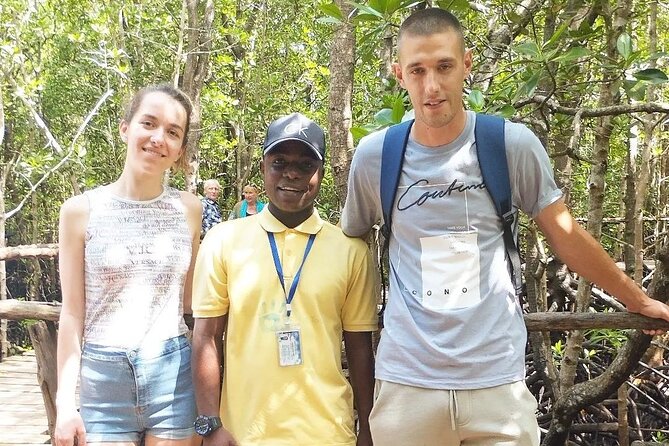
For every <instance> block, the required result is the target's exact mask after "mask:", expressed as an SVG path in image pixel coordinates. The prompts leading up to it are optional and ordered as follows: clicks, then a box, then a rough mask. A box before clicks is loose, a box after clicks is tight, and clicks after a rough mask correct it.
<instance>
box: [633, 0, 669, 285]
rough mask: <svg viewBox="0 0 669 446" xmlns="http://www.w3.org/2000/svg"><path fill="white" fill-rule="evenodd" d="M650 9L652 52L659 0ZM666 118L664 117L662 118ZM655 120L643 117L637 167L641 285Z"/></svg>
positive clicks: (650, 93)
mask: <svg viewBox="0 0 669 446" xmlns="http://www.w3.org/2000/svg"><path fill="white" fill-rule="evenodd" d="M648 9H649V11H648V51H649V52H650V54H655V53H656V52H657V0H654V1H651V2H650V4H649V8H648ZM656 67H657V60H656V59H654V58H651V60H650V64H649V68H656ZM655 99H656V94H655V86H654V85H653V84H649V85H648V89H647V91H646V102H648V103H651V102H653V101H654V100H655ZM662 119H664V117H663V118H662ZM654 121H655V120H654V119H653V116H652V115H649V116H646V117H644V119H643V133H644V138H643V143H642V144H641V156H640V159H639V164H638V168H637V172H638V175H637V176H636V177H637V178H636V195H635V200H634V251H635V257H634V265H635V268H634V281H635V282H636V283H638V284H639V285H641V280H642V279H643V257H644V245H645V244H644V227H643V214H644V204H645V202H646V194H647V192H648V183H649V181H650V178H651V175H650V174H651V166H650V160H651V154H652V150H653V147H655V145H656V143H657V140H656V137H655V122H654Z"/></svg>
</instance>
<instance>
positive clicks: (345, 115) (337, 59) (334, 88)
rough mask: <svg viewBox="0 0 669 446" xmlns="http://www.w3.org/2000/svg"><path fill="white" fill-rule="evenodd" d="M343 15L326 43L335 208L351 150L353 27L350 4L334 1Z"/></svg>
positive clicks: (342, 192)
mask: <svg viewBox="0 0 669 446" xmlns="http://www.w3.org/2000/svg"><path fill="white" fill-rule="evenodd" d="M335 4H336V5H337V6H338V7H339V9H340V10H341V12H342V14H343V16H344V17H345V18H346V19H345V21H343V22H342V23H341V24H339V25H337V26H336V28H335V32H334V35H333V37H332V44H331V46H330V101H329V102H330V109H329V113H328V130H329V134H330V160H331V164H332V170H333V175H334V182H335V188H336V190H337V198H338V199H339V203H338V205H339V206H338V208H339V209H341V207H342V206H343V204H344V201H345V200H346V191H347V188H346V185H347V184H348V170H349V166H350V164H351V156H352V153H353V135H351V131H350V130H351V124H352V119H353V116H352V112H351V99H352V96H353V71H354V63H355V28H354V27H353V25H352V24H351V23H350V22H349V21H348V16H349V15H350V13H351V11H353V6H352V5H351V4H350V3H349V2H348V1H346V0H335Z"/></svg>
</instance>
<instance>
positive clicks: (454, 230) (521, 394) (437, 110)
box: [341, 8, 669, 446]
mask: <svg viewBox="0 0 669 446" xmlns="http://www.w3.org/2000/svg"><path fill="white" fill-rule="evenodd" d="M398 59H399V60H398V63H397V64H395V65H394V71H395V75H396V77H397V79H398V80H399V82H400V85H401V86H402V87H403V88H405V89H406V90H407V91H408V93H409V96H410V98H411V102H412V105H413V108H414V112H415V117H416V121H415V123H414V125H413V128H412V130H411V134H410V137H409V142H408V145H407V149H406V154H405V157H404V164H403V167H402V173H401V176H400V182H399V187H398V190H397V195H396V198H395V203H394V204H393V206H394V208H393V225H392V229H391V239H390V249H389V253H390V275H389V276H390V295H389V299H388V306H387V309H386V312H385V316H384V317H385V319H384V321H385V328H384V330H383V334H382V336H381V342H380V344H379V347H378V353H377V365H376V378H377V380H378V397H377V400H376V402H375V406H374V409H373V410H372V414H371V416H370V425H371V431H372V436H373V440H374V444H375V446H385V445H408V444H426V445H433V444H434V445H436V444H448V445H450V444H456V445H457V444H460V442H466V443H467V444H468V445H488V444H513V445H538V443H539V434H538V426H537V423H536V418H535V410H536V400H534V397H533V396H532V395H531V394H530V393H529V391H528V390H527V388H526V387H525V384H524V382H523V379H524V357H525V344H526V330H525V326H524V323H523V317H522V312H521V309H520V306H519V304H518V302H517V299H516V297H515V294H514V287H513V284H512V281H511V278H510V276H509V274H508V264H507V258H506V256H505V248H504V241H503V229H502V225H501V222H500V219H499V217H498V216H497V213H496V211H495V207H494V205H493V202H492V199H491V198H490V195H489V193H488V191H486V190H485V186H484V185H483V178H482V176H481V171H480V167H479V164H478V159H477V154H476V141H475V139H474V126H475V121H476V115H475V114H474V113H472V112H466V111H465V110H464V108H463V106H462V90H463V83H464V79H465V78H466V77H467V76H468V75H469V73H470V71H471V68H472V55H471V51H470V50H465V48H464V39H463V35H462V28H461V27H460V24H459V23H458V21H457V19H456V18H455V17H454V16H453V15H451V14H450V13H448V12H446V11H444V10H441V9H436V8H434V9H426V10H421V11H418V12H416V13H414V14H412V15H411V16H410V17H409V18H407V19H406V20H405V21H404V23H403V24H402V26H401V27H400V32H399V40H398ZM505 127H506V129H505V144H506V151H507V161H508V167H509V178H510V181H511V189H512V196H513V197H512V198H513V205H514V208H515V209H520V210H522V211H523V212H525V213H526V214H528V215H529V216H530V217H532V218H533V219H534V220H535V221H536V222H537V224H538V226H539V228H540V229H541V230H542V232H543V233H544V235H545V236H546V238H547V239H548V241H549V243H551V246H552V247H553V250H554V251H555V252H556V254H557V255H558V256H559V257H560V258H561V259H562V260H563V261H565V263H566V264H567V265H568V266H569V267H570V268H571V269H572V270H573V271H575V272H577V273H579V274H581V275H582V276H584V277H586V278H588V279H589V280H592V281H593V282H595V283H597V284H598V285H599V286H601V287H602V288H604V289H606V290H607V291H609V292H610V293H612V294H613V295H615V296H616V297H618V298H619V299H620V300H621V301H623V302H624V303H625V304H626V305H627V307H628V310H629V311H634V312H638V313H641V314H644V315H647V316H651V317H659V318H663V319H666V320H669V307H667V306H666V305H664V304H662V303H660V302H658V301H655V300H653V299H650V298H649V297H648V296H646V295H645V294H644V293H643V291H642V290H641V289H640V288H639V287H637V286H636V285H635V284H634V282H633V281H632V280H630V279H629V278H628V277H626V276H625V275H624V274H623V273H622V272H621V271H620V270H619V269H618V268H617V267H616V265H615V263H614V262H613V261H612V260H611V258H610V257H609V256H608V255H607V254H606V252H605V251H604V250H603V249H602V247H601V246H600V245H599V243H597V241H595V240H594V239H593V238H592V237H591V236H590V235H589V234H588V233H587V232H586V231H585V230H583V229H582V228H581V227H580V226H579V225H578V224H577V223H576V222H575V221H574V219H573V218H572V216H571V215H570V213H569V211H568V210H567V208H566V206H565V205H564V202H563V200H562V193H561V191H560V189H559V188H558V187H557V186H556V184H555V181H554V179H553V174H552V168H551V165H550V162H549V160H548V157H547V155H546V151H545V149H544V148H543V146H542V145H541V143H540V141H539V140H538V139H537V137H536V136H535V135H534V134H533V133H532V132H531V131H530V130H529V129H527V128H526V127H525V126H524V125H521V124H515V123H510V122H507V123H506V126H505ZM384 136H385V131H381V132H377V133H374V134H372V135H370V136H368V137H366V138H364V139H363V140H362V141H361V142H360V144H359V146H358V148H357V150H356V152H355V155H354V157H353V162H352V164H351V171H350V176H349V189H348V198H347V201H346V204H345V206H344V210H343V213H342V219H341V225H342V229H343V230H344V232H345V233H346V234H348V235H350V236H362V235H364V234H366V233H367V232H368V231H369V230H370V229H371V227H372V226H373V225H374V224H375V223H377V222H378V221H379V220H380V219H381V214H382V212H381V200H380V195H379V185H380V164H381V151H382V146H383V138H384ZM409 407H411V409H408V408H409ZM398 420H401V422H400V421H398Z"/></svg>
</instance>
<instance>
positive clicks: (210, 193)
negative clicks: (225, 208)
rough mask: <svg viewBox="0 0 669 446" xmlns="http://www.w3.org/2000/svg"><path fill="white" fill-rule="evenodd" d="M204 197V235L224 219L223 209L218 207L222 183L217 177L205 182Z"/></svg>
mask: <svg viewBox="0 0 669 446" xmlns="http://www.w3.org/2000/svg"><path fill="white" fill-rule="evenodd" d="M203 189H204V197H203V198H202V237H203V238H204V236H205V234H206V233H207V231H209V230H210V229H211V228H212V227H213V226H214V225H216V224H218V223H220V222H221V221H223V218H222V216H221V209H220V208H219V207H218V201H217V200H218V196H219V195H220V193H221V184H220V183H219V182H218V180H216V179H209V180H206V181H205V182H204V186H203Z"/></svg>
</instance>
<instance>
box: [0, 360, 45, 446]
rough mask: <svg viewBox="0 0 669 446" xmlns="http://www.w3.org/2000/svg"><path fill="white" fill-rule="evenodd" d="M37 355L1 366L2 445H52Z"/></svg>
mask: <svg viewBox="0 0 669 446" xmlns="http://www.w3.org/2000/svg"><path fill="white" fill-rule="evenodd" d="M47 426H48V423H47V419H46V411H45V410H44V400H43V399H42V392H41V391H40V388H39V385H38V383H37V363H36V362H35V354H34V352H27V353H24V354H23V355H16V356H10V357H9V358H6V359H5V360H4V361H2V362H0V445H2V446H5V445H16V446H25V445H43V444H49V443H50V440H49V435H48V434H47Z"/></svg>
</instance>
